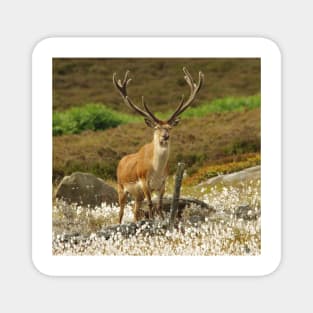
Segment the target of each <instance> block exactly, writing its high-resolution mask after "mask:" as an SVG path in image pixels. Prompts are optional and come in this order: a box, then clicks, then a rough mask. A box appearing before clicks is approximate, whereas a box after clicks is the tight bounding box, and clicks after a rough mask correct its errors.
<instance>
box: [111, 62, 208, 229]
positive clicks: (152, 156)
mask: <svg viewBox="0 0 313 313" xmlns="http://www.w3.org/2000/svg"><path fill="white" fill-rule="evenodd" d="M183 71H184V73H185V80H186V82H187V83H188V85H189V88H190V96H189V98H188V99H187V100H186V101H185V100H184V96H182V99H181V102H180V104H179V106H178V107H177V109H176V110H175V112H174V113H173V114H172V116H171V117H170V118H169V119H168V120H166V121H161V120H160V119H158V118H157V117H156V116H155V115H154V114H153V113H152V112H151V111H150V109H149V108H148V106H147V105H146V103H145V101H144V98H143V97H142V105H143V107H144V110H143V109H141V108H139V107H138V106H137V105H135V104H134V103H133V101H132V100H131V99H130V98H129V96H128V95H127V85H128V84H129V82H130V81H131V79H130V78H129V77H128V75H129V71H127V72H126V74H125V76H124V79H123V81H121V80H119V79H117V78H116V73H114V74H113V84H114V86H115V87H116V88H117V90H118V91H119V93H120V94H121V96H122V98H123V100H124V102H125V104H126V105H127V106H128V107H129V108H131V109H132V110H134V111H135V112H137V113H139V114H140V115H142V116H143V117H144V120H145V122H146V124H147V126H149V127H151V128H153V130H154V134H153V140H152V142H150V143H148V144H146V145H144V146H143V147H142V148H141V149H140V150H139V151H138V152H137V153H133V154H129V155H126V156H124V157H123V158H122V159H121V160H120V162H119V164H118V167H117V183H118V196H119V205H120V212H119V223H121V222H122V219H123V215H124V206H125V202H126V197H127V193H129V194H130V195H132V196H133V197H134V199H135V206H134V209H133V213H134V221H135V222H137V221H138V219H139V209H140V206H141V204H142V201H143V200H144V198H147V201H148V206H149V218H152V217H153V215H154V212H153V206H152V201H151V194H152V192H157V193H158V204H157V208H156V212H157V213H158V214H160V215H161V216H162V217H163V212H162V199H163V194H164V191H165V181H166V178H167V175H168V159H169V152H170V130H171V128H172V127H173V126H176V125H177V124H178V122H179V120H180V119H179V117H178V116H179V115H180V114H181V113H183V112H184V111H185V110H186V109H187V108H188V107H189V106H190V104H191V103H192V102H193V100H194V99H195V97H196V95H197V93H198V92H199V90H200V88H201V86H202V84H203V78H204V75H203V74H202V73H201V72H199V80H198V82H197V83H195V82H194V80H193V78H192V77H191V75H190V73H189V72H188V71H187V69H186V68H183Z"/></svg>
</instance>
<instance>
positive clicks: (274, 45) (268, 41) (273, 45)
mask: <svg viewBox="0 0 313 313" xmlns="http://www.w3.org/2000/svg"><path fill="white" fill-rule="evenodd" d="M259 39H261V40H262V41H263V43H264V45H265V46H267V47H268V48H269V49H270V50H272V51H273V52H275V53H277V55H278V56H279V58H280V59H281V58H282V50H281V47H280V45H279V43H278V42H277V41H275V40H274V39H272V38H268V37H260V38H259Z"/></svg>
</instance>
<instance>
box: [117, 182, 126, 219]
mask: <svg viewBox="0 0 313 313" xmlns="http://www.w3.org/2000/svg"><path fill="white" fill-rule="evenodd" d="M126 197H127V192H126V191H125V190H124V188H123V187H122V186H121V185H118V202H119V204H120V212H119V218H118V221H119V223H120V224H122V219H123V215H124V207H125V203H126Z"/></svg>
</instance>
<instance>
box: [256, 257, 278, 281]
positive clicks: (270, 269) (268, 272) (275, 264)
mask: <svg viewBox="0 0 313 313" xmlns="http://www.w3.org/2000/svg"><path fill="white" fill-rule="evenodd" d="M281 263H282V256H281V254H280V255H279V256H278V258H277V259H275V260H274V261H273V262H272V263H271V264H270V266H269V267H268V268H267V269H266V270H265V272H263V273H262V274H261V275H260V276H261V277H268V276H271V275H273V274H275V273H276V272H277V270H278V269H279V268H280V267H281Z"/></svg>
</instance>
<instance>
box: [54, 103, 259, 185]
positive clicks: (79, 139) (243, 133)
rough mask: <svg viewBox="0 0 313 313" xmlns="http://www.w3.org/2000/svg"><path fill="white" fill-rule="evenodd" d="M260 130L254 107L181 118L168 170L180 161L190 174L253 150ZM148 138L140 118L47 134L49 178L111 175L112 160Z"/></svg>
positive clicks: (149, 136) (112, 176) (112, 169)
mask: <svg viewBox="0 0 313 313" xmlns="http://www.w3.org/2000/svg"><path fill="white" fill-rule="evenodd" d="M260 135H261V134H260V109H254V110H251V111H246V112H228V113H215V114H210V115H208V116H205V117H202V118H190V119H185V120H183V122H182V123H181V124H180V125H178V126H177V127H176V128H175V129H174V130H173V132H172V139H171V141H172V142H171V154H170V160H169V164H170V172H172V173H173V171H174V169H175V165H176V163H177V162H181V161H182V162H185V163H186V164H187V168H188V172H189V174H192V173H195V172H196V170H197V169H198V168H199V167H200V166H203V165H206V164H212V163H214V161H215V162H217V163H218V160H221V159H223V158H225V157H231V158H235V157H236V156H238V155H240V154H243V153H249V152H259V151H260ZM151 140H152V130H151V129H149V128H148V127H146V126H145V125H144V123H136V124H126V125H121V126H118V127H116V128H112V129H108V130H106V131H98V132H91V131H87V132H84V133H82V134H80V135H64V136H58V137H53V180H54V182H57V181H59V180H60V179H61V178H62V177H63V176H64V175H68V174H71V173H72V172H74V171H86V172H91V173H94V174H95V175H97V176H100V177H102V178H104V179H115V175H116V166H117V163H118V161H119V160H120V159H121V158H122V157H123V156H124V155H126V154H129V153H133V152H136V151H138V149H139V148H140V147H141V146H142V145H144V144H145V143H147V142H149V141H151ZM228 162H229V161H228Z"/></svg>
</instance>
